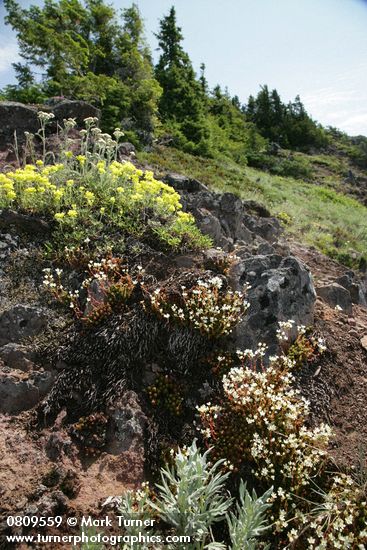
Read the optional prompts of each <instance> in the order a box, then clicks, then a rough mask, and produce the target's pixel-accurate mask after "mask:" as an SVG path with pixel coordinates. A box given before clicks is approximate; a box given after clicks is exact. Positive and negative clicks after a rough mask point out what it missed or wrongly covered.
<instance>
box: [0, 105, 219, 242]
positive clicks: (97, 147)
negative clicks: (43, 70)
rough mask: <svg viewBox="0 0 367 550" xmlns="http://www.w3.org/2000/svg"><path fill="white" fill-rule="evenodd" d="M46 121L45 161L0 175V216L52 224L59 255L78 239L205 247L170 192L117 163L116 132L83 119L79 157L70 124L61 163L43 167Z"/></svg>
mask: <svg viewBox="0 0 367 550" xmlns="http://www.w3.org/2000/svg"><path fill="white" fill-rule="evenodd" d="M50 119H51V115H49V114H48V113H40V122H41V129H40V132H39V137H40V138H41V141H42V144H43V155H42V156H43V160H37V161H36V162H35V163H33V164H27V165H26V166H25V167H24V168H19V169H17V170H14V171H9V172H7V173H5V174H1V175H0V208H11V209H16V210H20V211H23V212H28V213H31V214H35V215H41V216H45V217H46V218H47V219H49V220H50V221H51V220H52V219H53V220H54V222H55V223H56V226H57V227H56V230H55V231H54V241H55V242H56V244H57V248H62V247H63V246H65V245H68V246H70V245H74V246H75V245H78V244H80V243H81V242H82V241H83V240H84V239H86V238H88V239H89V240H92V241H93V242H94V241H97V242H98V247H99V248H100V247H101V242H102V243H103V237H102V236H103V235H111V236H114V235H115V239H116V240H121V239H122V238H123V236H124V235H133V236H135V237H136V238H140V239H148V240H150V241H151V240H155V241H156V242H158V244H159V243H160V244H161V246H163V247H164V248H168V249H171V250H172V249H178V248H180V247H181V246H182V247H184V248H196V247H200V248H201V247H205V246H209V245H210V242H211V241H210V239H209V238H208V237H205V236H203V235H202V234H201V233H200V231H199V230H198V228H197V227H196V225H195V222H194V218H193V217H192V216H191V215H190V214H188V213H186V212H182V205H181V202H180V195H179V194H178V193H177V192H176V191H175V190H174V189H173V188H172V187H170V186H169V185H167V184H165V183H163V182H161V181H158V180H156V179H155V178H154V175H153V173H152V172H149V171H146V172H143V171H142V170H139V169H138V168H136V167H135V166H134V165H133V164H132V163H131V162H119V161H117V155H118V149H119V139H120V138H121V136H122V135H123V134H122V132H121V131H120V130H118V129H117V130H116V131H115V132H114V137H113V138H112V137H111V136H109V135H108V134H103V133H102V132H101V130H100V129H99V128H97V127H96V126H95V122H96V120H95V119H93V118H90V119H86V129H85V130H82V131H81V132H80V133H81V146H80V149H81V151H80V154H75V153H74V152H73V151H72V150H71V149H72V147H71V145H72V144H71V141H72V140H71V139H70V137H69V131H70V129H71V128H72V127H73V126H74V125H75V122H74V121H73V120H72V119H69V120H68V121H66V123H65V127H64V129H63V132H62V146H61V151H60V154H59V160H60V162H52V164H47V162H48V161H49V160H50V159H52V160H54V155H53V154H50V153H49V152H47V151H46V137H45V128H46V126H47V124H48V122H49V121H50Z"/></svg>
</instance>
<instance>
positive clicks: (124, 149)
mask: <svg viewBox="0 0 367 550" xmlns="http://www.w3.org/2000/svg"><path fill="white" fill-rule="evenodd" d="M135 153H136V149H135V146H134V145H133V144H132V143H130V142H128V141H125V142H124V143H120V145H119V154H120V155H122V156H124V157H130V156H131V155H135Z"/></svg>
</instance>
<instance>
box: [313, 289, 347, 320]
mask: <svg viewBox="0 0 367 550" xmlns="http://www.w3.org/2000/svg"><path fill="white" fill-rule="evenodd" d="M316 291H317V295H318V296H320V298H322V299H323V300H324V301H325V302H326V303H327V304H329V306H331V307H336V306H340V307H341V308H342V310H343V311H345V312H346V313H352V298H351V295H350V292H349V290H347V289H346V288H344V287H343V286H341V285H339V284H338V283H331V284H329V285H325V286H320V287H317V289H316Z"/></svg>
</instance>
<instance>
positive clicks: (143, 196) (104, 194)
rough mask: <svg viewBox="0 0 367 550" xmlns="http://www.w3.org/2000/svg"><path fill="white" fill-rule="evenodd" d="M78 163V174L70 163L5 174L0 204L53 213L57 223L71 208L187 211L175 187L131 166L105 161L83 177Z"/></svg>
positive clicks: (82, 161) (80, 159)
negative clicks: (183, 207)
mask: <svg viewBox="0 0 367 550" xmlns="http://www.w3.org/2000/svg"><path fill="white" fill-rule="evenodd" d="M76 160H77V161H78V163H77V166H78V167H79V170H78V168H77V169H75V170H74V173H73V174H70V173H69V172H70V167H69V166H68V165H66V164H65V165H64V164H61V163H59V164H55V165H52V166H44V164H43V162H42V161H37V162H36V164H35V165H30V164H28V165H26V166H25V167H24V168H22V169H18V170H15V171H12V172H8V173H6V174H0V206H2V207H7V206H11V205H12V206H13V205H15V206H18V207H20V208H24V209H27V210H31V211H34V212H37V213H41V214H42V213H53V214H54V216H55V218H56V219H57V220H58V221H61V220H63V219H64V218H65V214H67V213H68V212H70V210H75V212H79V211H80V210H81V209H85V208H87V209H88V208H89V207H92V206H94V205H96V204H97V203H99V211H100V209H101V208H106V206H107V205H108V206H109V208H110V207H111V205H112V206H113V205H116V208H117V209H118V211H119V212H120V213H121V214H122V213H123V212H128V211H131V210H134V209H136V208H147V207H149V208H153V209H155V210H157V211H158V212H159V213H160V214H166V215H170V214H173V213H175V212H178V211H179V210H180V209H181V208H182V206H181V204H180V196H179V194H178V193H176V191H175V190H174V189H173V188H172V187H170V186H169V185H167V184H165V183H163V182H161V181H158V180H156V179H154V176H153V173H152V172H145V173H143V171H142V170H139V169H137V168H136V167H135V166H134V165H133V164H132V163H130V162H124V163H121V162H117V161H114V162H112V163H111V164H110V165H107V163H106V162H105V161H103V160H100V161H98V162H96V163H94V164H93V163H92V165H91V167H90V169H89V170H90V173H87V174H81V172H80V170H81V169H82V167H83V166H84V165H85V162H86V158H85V157H84V156H83V155H78V156H77V157H76ZM70 175H72V176H73V178H70V177H69V176H70ZM92 176H95V177H92ZM81 183H83V185H81ZM92 188H93V189H92ZM74 204H75V205H77V206H75V208H74V206H73V205H74ZM62 214H64V215H62ZM73 217H76V216H73ZM183 218H185V221H189V215H188V214H186V215H185V214H183V216H182V219H183ZM190 221H192V220H191V219H190Z"/></svg>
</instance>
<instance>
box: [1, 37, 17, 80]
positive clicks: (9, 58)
mask: <svg viewBox="0 0 367 550" xmlns="http://www.w3.org/2000/svg"><path fill="white" fill-rule="evenodd" d="M19 58H20V56H19V53H18V46H17V44H16V42H14V43H10V44H8V45H7V46H0V73H5V72H7V71H9V70H11V64H12V63H14V62H15V61H18V60H19Z"/></svg>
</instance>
